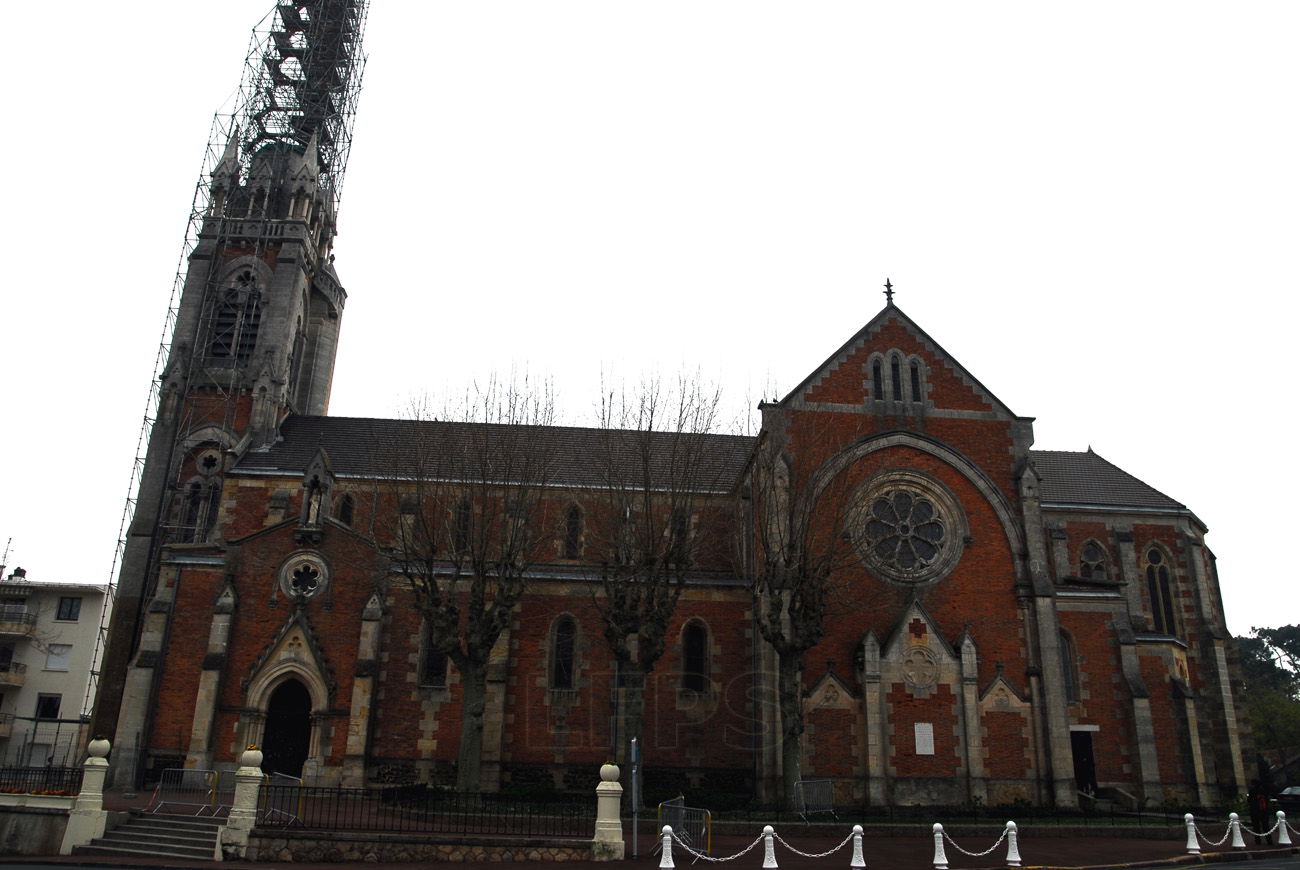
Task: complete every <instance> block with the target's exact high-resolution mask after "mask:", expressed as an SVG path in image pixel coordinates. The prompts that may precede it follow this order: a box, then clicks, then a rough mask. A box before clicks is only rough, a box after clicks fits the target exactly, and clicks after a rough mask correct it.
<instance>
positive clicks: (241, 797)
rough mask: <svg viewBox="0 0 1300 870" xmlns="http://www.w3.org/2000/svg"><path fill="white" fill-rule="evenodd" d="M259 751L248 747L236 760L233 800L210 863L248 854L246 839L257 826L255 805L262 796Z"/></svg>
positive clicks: (243, 856)
mask: <svg viewBox="0 0 1300 870" xmlns="http://www.w3.org/2000/svg"><path fill="white" fill-rule="evenodd" d="M264 779H265V777H264V776H263V775H262V751H261V750H260V749H258V748H257V747H256V746H250V747H249V748H247V749H245V750H244V752H243V753H242V754H241V755H240V756H239V769H238V770H236V771H235V798H234V802H233V803H232V804H231V807H230V815H229V816H228V817H227V819H226V825H225V827H223V828H222V829H221V838H220V842H218V843H217V850H218V851H217V854H216V855H215V856H214V857H213V860H216V861H220V860H222V859H223V858H224V859H225V860H227V861H229V860H234V859H242V858H245V857H247V854H248V838H249V835H250V834H251V833H252V832H253V826H254V825H255V824H257V804H258V799H259V798H260V797H261V795H262V781H263V780H264Z"/></svg>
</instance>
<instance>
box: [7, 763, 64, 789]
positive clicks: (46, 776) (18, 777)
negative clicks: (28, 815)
mask: <svg viewBox="0 0 1300 870" xmlns="http://www.w3.org/2000/svg"><path fill="white" fill-rule="evenodd" d="M0 790H5V791H19V792H28V793H36V794H40V793H41V792H61V793H65V794H77V793H78V792H80V791H81V768H80V767H53V766H49V765H47V766H45V767H33V766H23V767H16V766H10V767H0Z"/></svg>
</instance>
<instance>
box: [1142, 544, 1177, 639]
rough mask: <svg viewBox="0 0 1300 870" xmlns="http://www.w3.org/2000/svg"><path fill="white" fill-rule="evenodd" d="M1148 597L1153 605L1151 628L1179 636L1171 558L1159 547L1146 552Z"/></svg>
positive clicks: (1153, 547) (1149, 548)
mask: <svg viewBox="0 0 1300 870" xmlns="http://www.w3.org/2000/svg"><path fill="white" fill-rule="evenodd" d="M1145 561H1146V578H1147V596H1148V597H1149V599H1150V603H1151V627H1152V629H1153V630H1155V631H1157V632H1159V633H1161V634H1177V633H1178V626H1177V624H1176V623H1175V622H1174V587H1173V575H1172V573H1171V569H1172V567H1173V566H1172V565H1171V564H1170V560H1169V557H1168V556H1167V555H1166V554H1165V552H1164V551H1163V550H1161V549H1160V548H1159V547H1155V546H1152V547H1148V548H1147V551H1146V559H1145Z"/></svg>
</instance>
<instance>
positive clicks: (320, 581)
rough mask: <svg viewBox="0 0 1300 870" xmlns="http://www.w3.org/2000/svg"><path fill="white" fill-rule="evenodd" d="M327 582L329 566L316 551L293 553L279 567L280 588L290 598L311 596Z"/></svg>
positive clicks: (301, 598)
mask: <svg viewBox="0 0 1300 870" xmlns="http://www.w3.org/2000/svg"><path fill="white" fill-rule="evenodd" d="M328 582H329V568H328V567H327V566H326V564H325V560H324V559H322V558H321V557H320V555H319V554H317V553H310V552H301V553H294V554H293V555H292V556H290V557H289V558H288V559H286V560H285V561H284V564H283V565H282V566H281V567H280V589H281V591H283V592H284V594H285V595H287V596H288V597H290V598H296V599H299V600H304V599H307V598H311V597H312V596H313V595H315V594H316V593H318V592H320V591H321V590H322V589H324V588H325V584H327V583H328Z"/></svg>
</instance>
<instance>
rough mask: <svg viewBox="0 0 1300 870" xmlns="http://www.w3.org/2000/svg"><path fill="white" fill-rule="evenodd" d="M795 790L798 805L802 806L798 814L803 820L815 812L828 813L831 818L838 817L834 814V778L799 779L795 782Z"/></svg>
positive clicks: (806, 819)
mask: <svg viewBox="0 0 1300 870" xmlns="http://www.w3.org/2000/svg"><path fill="white" fill-rule="evenodd" d="M796 790H797V791H796V793H797V795H798V800H799V806H801V807H802V808H803V809H802V811H801V812H800V813H799V816H800V817H801V818H802V819H803V820H804V821H805V822H806V821H808V817H809V816H811V815H813V814H815V813H830V814H831V818H833V819H837V820H838V819H839V816H837V815H835V782H834V780H830V779H801V780H799V782H798V783H797V784H796Z"/></svg>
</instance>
